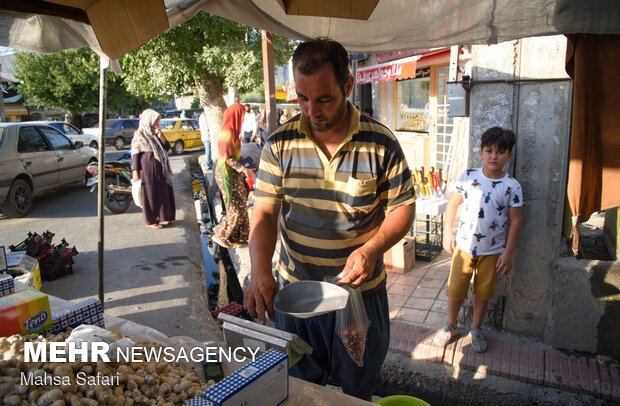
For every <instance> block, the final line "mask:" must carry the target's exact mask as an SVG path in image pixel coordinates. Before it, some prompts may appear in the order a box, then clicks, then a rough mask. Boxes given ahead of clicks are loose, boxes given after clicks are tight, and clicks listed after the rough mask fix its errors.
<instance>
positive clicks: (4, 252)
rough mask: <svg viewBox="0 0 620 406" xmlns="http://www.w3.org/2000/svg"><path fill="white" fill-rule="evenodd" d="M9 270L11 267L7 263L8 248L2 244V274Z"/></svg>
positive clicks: (0, 263) (0, 247)
mask: <svg viewBox="0 0 620 406" xmlns="http://www.w3.org/2000/svg"><path fill="white" fill-rule="evenodd" d="M7 269H9V265H8V264H7V262H6V248H5V247H4V244H0V272H4V271H6V270H7Z"/></svg>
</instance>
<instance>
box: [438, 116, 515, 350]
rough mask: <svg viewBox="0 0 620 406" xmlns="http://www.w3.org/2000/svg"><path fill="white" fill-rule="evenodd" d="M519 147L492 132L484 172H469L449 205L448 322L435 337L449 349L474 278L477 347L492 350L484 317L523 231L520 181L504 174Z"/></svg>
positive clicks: (485, 143)
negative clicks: (484, 330) (455, 228)
mask: <svg viewBox="0 0 620 406" xmlns="http://www.w3.org/2000/svg"><path fill="white" fill-rule="evenodd" d="M514 144H515V134H514V133H513V132H512V131H510V130H506V129H504V128H501V127H493V128H489V129H488V130H486V131H485V132H484V134H482V139H481V141H480V158H481V159H482V168H477V169H467V170H466V171H465V172H463V173H462V174H461V176H460V177H459V179H458V180H457V182H456V192H455V193H454V194H453V195H452V197H451V198H450V201H449V202H448V207H447V209H446V225H447V227H446V233H445V236H444V241H443V246H444V249H445V250H446V251H448V252H449V253H453V252H454V254H453V255H452V266H451V268H450V276H449V277H448V323H447V324H446V325H445V326H444V327H443V328H441V329H440V330H438V331H437V332H436V333H435V339H434V343H435V345H437V346H441V347H444V346H446V345H447V344H448V343H449V342H450V341H451V340H452V339H454V338H455V337H456V336H457V335H458V327H457V321H456V319H457V315H458V313H459V310H460V308H461V306H462V304H463V300H465V298H466V297H467V291H468V289H469V284H470V281H471V279H472V277H474V317H473V321H472V325H471V327H472V328H471V330H470V334H471V338H472V348H473V350H474V351H476V352H484V351H485V350H486V348H487V343H486V341H485V339H484V336H483V335H482V331H481V330H480V324H481V322H482V317H483V316H484V313H485V311H486V308H487V304H488V302H489V300H490V299H492V298H493V297H494V296H495V282H496V279H497V275H501V276H505V275H508V274H509V273H510V272H511V271H512V264H513V260H514V254H515V249H516V246H517V241H518V239H519V233H520V232H521V207H522V206H523V192H522V190H521V185H520V184H519V182H517V180H516V179H514V178H513V177H511V176H510V175H508V174H506V172H504V166H505V165H506V163H507V162H508V160H509V159H510V157H511V156H512V148H513V147H514ZM461 202H463V203H464V206H463V208H462V211H461V216H460V218H459V224H458V231H457V233H456V235H455V234H454V232H453V229H452V226H453V224H454V218H455V217H456V211H457V208H458V206H459V205H460V204H461Z"/></svg>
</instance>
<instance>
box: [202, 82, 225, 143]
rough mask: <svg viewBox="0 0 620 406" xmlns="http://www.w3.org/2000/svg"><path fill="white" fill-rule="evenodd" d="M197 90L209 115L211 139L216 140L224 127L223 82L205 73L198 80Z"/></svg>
mask: <svg viewBox="0 0 620 406" xmlns="http://www.w3.org/2000/svg"><path fill="white" fill-rule="evenodd" d="M196 90H197V91H198V97H199V98H200V105H201V106H202V108H203V109H204V111H205V114H206V115H207V122H208V123H209V133H210V134H211V139H212V140H216V137H217V134H218V133H219V132H220V127H221V126H222V114H223V113H224V110H225V109H226V103H224V87H223V86H222V81H221V79H220V78H219V77H217V76H215V75H212V74H210V73H209V72H205V73H204V75H203V76H202V78H200V79H196Z"/></svg>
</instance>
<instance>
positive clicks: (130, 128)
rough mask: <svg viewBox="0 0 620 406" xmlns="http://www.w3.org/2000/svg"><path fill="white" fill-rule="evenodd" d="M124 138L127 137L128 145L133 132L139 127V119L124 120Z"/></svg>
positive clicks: (122, 125)
mask: <svg viewBox="0 0 620 406" xmlns="http://www.w3.org/2000/svg"><path fill="white" fill-rule="evenodd" d="M121 129H122V133H123V138H125V144H126V146H128V145H129V144H131V139H132V138H133V133H135V132H136V130H137V129H138V120H123V123H122V124H121Z"/></svg>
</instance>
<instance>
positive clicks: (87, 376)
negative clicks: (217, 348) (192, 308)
mask: <svg viewBox="0 0 620 406" xmlns="http://www.w3.org/2000/svg"><path fill="white" fill-rule="evenodd" d="M69 335H70V332H69V331H67V332H64V333H61V334H47V335H46V336H45V337H44V336H42V335H39V334H29V335H23V336H22V335H19V334H16V335H13V336H10V337H0V374H1V375H2V376H3V377H4V380H3V384H2V389H3V391H2V394H3V395H4V396H3V398H2V401H3V404H11V405H13V404H14V405H21V404H24V403H26V404H37V405H49V404H63V405H64V404H67V405H88V406H97V405H104V404H105V405H156V404H157V405H162V404H167V405H168V404H170V405H176V404H182V403H183V402H184V401H185V400H187V399H190V398H192V397H193V396H197V395H199V394H201V393H203V392H204V391H205V390H206V389H207V388H208V387H209V386H210V384H209V383H206V382H204V381H202V380H201V379H200V378H198V376H196V374H195V373H194V372H190V371H188V370H187V369H185V368H184V367H183V366H182V365H180V364H178V363H164V362H123V361H119V362H104V361H98V362H81V361H76V362H62V363H58V362H40V360H37V361H31V362H25V360H24V346H25V345H24V343H27V342H34V343H45V345H46V346H47V353H50V343H52V342H63V341H66V340H67V338H68V337H69ZM119 338H120V337H119ZM136 345H141V346H144V347H149V348H153V347H156V346H157V345H155V344H152V343H137V344H136ZM78 359H79V357H78ZM22 377H23V378H24V379H25V382H24V381H22Z"/></svg>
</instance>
